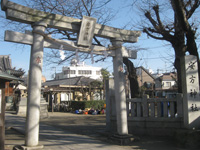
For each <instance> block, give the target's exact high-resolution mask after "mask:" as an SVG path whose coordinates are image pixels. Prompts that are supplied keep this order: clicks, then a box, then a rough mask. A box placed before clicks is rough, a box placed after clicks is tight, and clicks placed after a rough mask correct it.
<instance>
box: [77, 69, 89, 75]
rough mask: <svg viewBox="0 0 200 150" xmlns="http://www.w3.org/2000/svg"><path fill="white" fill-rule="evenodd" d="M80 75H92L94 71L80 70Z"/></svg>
mask: <svg viewBox="0 0 200 150" xmlns="http://www.w3.org/2000/svg"><path fill="white" fill-rule="evenodd" d="M78 74H83V75H87V74H92V71H91V70H79V71H78Z"/></svg>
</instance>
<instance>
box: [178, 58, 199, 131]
mask: <svg viewBox="0 0 200 150" xmlns="http://www.w3.org/2000/svg"><path fill="white" fill-rule="evenodd" d="M198 61H199V60H197V57H196V56H194V55H188V56H185V57H183V58H182V59H181V67H182V68H181V71H182V72H181V74H182V87H183V121H184V127H185V128H188V129H196V128H199V126H200V97H199V73H198V63H197V62H198Z"/></svg>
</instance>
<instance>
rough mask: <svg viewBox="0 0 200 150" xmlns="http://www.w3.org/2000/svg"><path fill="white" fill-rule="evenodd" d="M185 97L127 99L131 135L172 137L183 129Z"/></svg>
mask: <svg viewBox="0 0 200 150" xmlns="http://www.w3.org/2000/svg"><path fill="white" fill-rule="evenodd" d="M182 108H183V97H182V94H177V96H176V97H175V98H147V96H144V97H143V98H133V99H127V115H128V126H129V133H138V134H151V135H152V134H153V135H155V134H159V135H172V134H173V133H174V131H175V130H176V129H180V128H182V127H183V109H182Z"/></svg>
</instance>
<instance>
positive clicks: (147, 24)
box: [134, 0, 200, 92]
mask: <svg viewBox="0 0 200 150" xmlns="http://www.w3.org/2000/svg"><path fill="white" fill-rule="evenodd" d="M134 4H137V5H138V6H140V10H142V13H143V15H144V16H145V18H146V19H144V20H143V23H142V24H140V25H141V26H140V27H142V30H143V32H144V33H146V34H147V35H148V36H149V37H152V38H154V39H157V40H164V41H167V42H169V43H170V44H171V45H172V47H173V48H174V52H175V61H174V66H175V68H176V69H177V74H178V89H179V92H182V86H181V66H180V65H181V64H180V58H181V57H183V56H185V54H186V52H189V54H191V55H195V56H197V58H198V60H199V54H198V51H197V44H196V41H195V40H196V38H197V37H196V36H197V29H198V27H199V22H200V19H198V18H199V17H198V18H197V14H196V13H197V12H199V11H200V8H199V5H200V1H199V0H168V1H156V0H142V1H139V2H136V1H134ZM145 5H146V6H145ZM143 18H144V17H143ZM197 19H198V20H197ZM199 66H200V65H199ZM199 72H200V69H199Z"/></svg>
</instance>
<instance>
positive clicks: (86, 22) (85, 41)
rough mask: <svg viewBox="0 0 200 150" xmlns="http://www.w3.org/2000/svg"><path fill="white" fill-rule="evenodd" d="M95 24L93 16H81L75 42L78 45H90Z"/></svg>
mask: <svg viewBox="0 0 200 150" xmlns="http://www.w3.org/2000/svg"><path fill="white" fill-rule="evenodd" d="M95 25H96V19H95V18H91V17H87V16H83V19H82V23H81V28H80V31H79V36H78V42H77V44H78V45H79V46H86V47H90V46H91V45H92V39H93V36H94V29H95Z"/></svg>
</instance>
